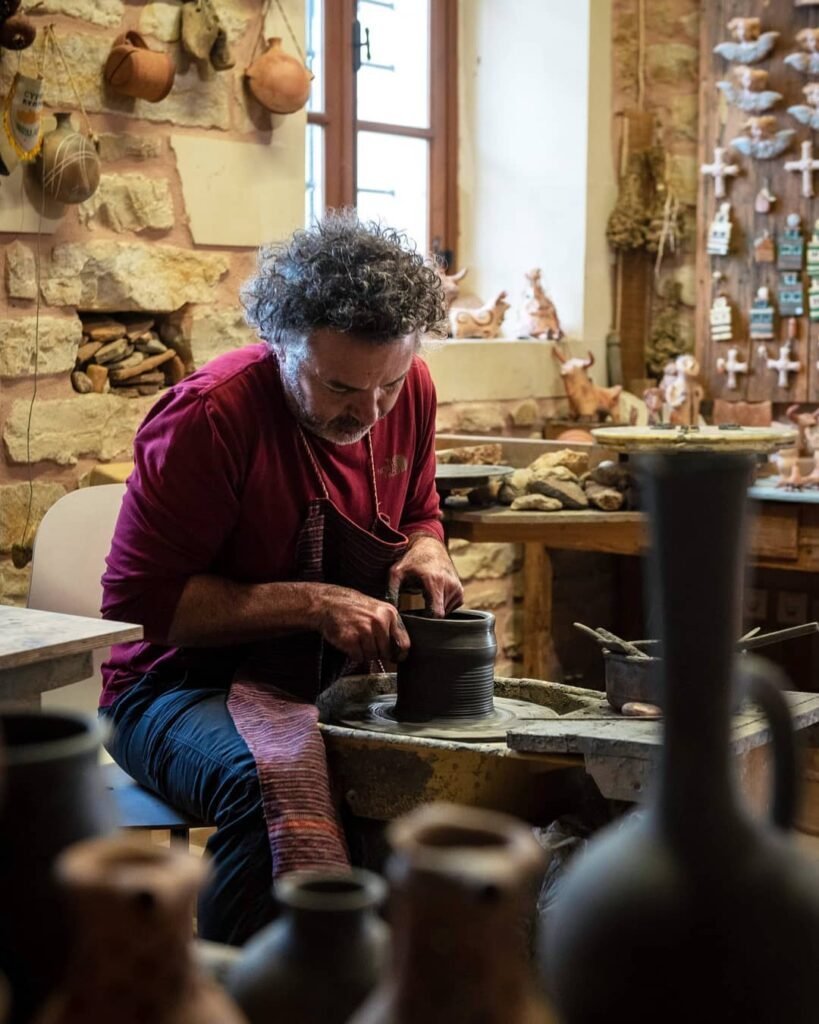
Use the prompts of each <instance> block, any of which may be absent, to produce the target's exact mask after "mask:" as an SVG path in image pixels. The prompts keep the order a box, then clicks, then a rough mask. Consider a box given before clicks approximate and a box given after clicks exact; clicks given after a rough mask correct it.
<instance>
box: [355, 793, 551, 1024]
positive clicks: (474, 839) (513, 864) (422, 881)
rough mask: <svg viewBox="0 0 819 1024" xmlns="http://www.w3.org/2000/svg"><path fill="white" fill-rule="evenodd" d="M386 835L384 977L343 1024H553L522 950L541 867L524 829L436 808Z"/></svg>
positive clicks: (496, 818)
mask: <svg viewBox="0 0 819 1024" xmlns="http://www.w3.org/2000/svg"><path fill="white" fill-rule="evenodd" d="M387 834H388V837H389V840H390V844H391V846H392V848H393V854H392V856H391V858H390V860H389V863H388V866H387V873H388V876H389V879H390V882H391V886H392V897H391V913H390V918H391V921H392V926H393V956H392V970H391V972H389V973H388V975H387V976H386V977H385V979H384V981H383V983H382V984H381V985H380V986H379V987H378V988H377V989H376V991H375V992H374V993H373V994H372V996H371V997H370V998H369V999H368V1000H367V1002H366V1003H365V1004H364V1006H363V1007H362V1008H361V1010H360V1011H359V1012H358V1013H357V1014H356V1015H355V1016H353V1017H352V1018H351V1020H350V1024H408V1022H410V1021H412V1022H416V1021H418V1022H423V1024H476V1021H480V1022H481V1024H553V1017H552V1015H551V1012H550V1011H549V1009H548V1007H547V1006H546V1004H545V1002H544V1001H543V999H542V997H541V995H540V993H539V990H538V987H537V983H536V980H535V975H534V972H533V968H532V965H531V962H530V958H529V953H528V949H527V923H528V922H527V919H531V916H532V915H533V913H534V909H535V903H536V886H537V882H538V880H539V879H540V877H541V874H542V872H543V868H544V860H545V858H544V854H543V851H542V850H541V848H540V846H539V845H538V843H537V842H536V840H535V838H534V837H533V835H532V832H531V829H529V828H528V827H527V826H526V825H524V824H523V822H520V821H517V820H516V819H514V818H511V817H508V816H507V815H505V814H497V813H495V812H493V811H483V810H477V809H475V808H471V807H458V806H455V805H453V804H443V803H439V804H428V805H426V806H424V807H421V808H419V809H418V810H416V811H413V812H412V813H410V814H408V815H405V816H404V817H403V818H399V819H397V820H396V821H395V822H393V823H392V825H390V826H389V829H388V833H387Z"/></svg>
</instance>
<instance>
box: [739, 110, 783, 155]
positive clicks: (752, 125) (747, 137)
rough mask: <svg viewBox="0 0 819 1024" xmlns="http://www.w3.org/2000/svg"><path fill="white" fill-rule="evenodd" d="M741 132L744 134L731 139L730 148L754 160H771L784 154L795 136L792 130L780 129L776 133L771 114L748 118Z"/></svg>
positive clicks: (774, 119) (775, 125)
mask: <svg viewBox="0 0 819 1024" xmlns="http://www.w3.org/2000/svg"><path fill="white" fill-rule="evenodd" d="M742 130H743V131H744V132H745V134H744V135H739V136H737V138H735V139H731V146H732V148H733V149H735V150H736V151H737V152H738V153H742V155H743V156H750V157H753V158H754V159H755V160H772V159H773V158H774V157H776V156H779V154H780V153H784V152H785V150H786V149H787V148H788V146H790V144H791V142H792V141H793V137H794V135H796V132H795V131H794V129H793V128H782V129H780V130H779V131H777V124H776V118H775V117H773V116H772V115H771V114H763V115H762V116H761V117H756V116H754V117H749V118H748V120H747V121H746V122H745V124H744V125H743V126H742Z"/></svg>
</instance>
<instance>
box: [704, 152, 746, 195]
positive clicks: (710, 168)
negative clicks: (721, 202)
mask: <svg viewBox="0 0 819 1024" xmlns="http://www.w3.org/2000/svg"><path fill="white" fill-rule="evenodd" d="M700 173H702V174H710V175H711V177H712V178H713V179H714V198H715V199H724V198H725V179H726V177H733V176H734V175H735V174H739V164H729V163H726V160H725V149H724V147H722V146H716V147H715V148H714V160H713V163H710V164H702V165H701V167H700Z"/></svg>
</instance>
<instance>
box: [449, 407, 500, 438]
mask: <svg viewBox="0 0 819 1024" xmlns="http://www.w3.org/2000/svg"><path fill="white" fill-rule="evenodd" d="M508 420H509V417H508V414H507V412H506V410H505V409H504V407H503V406H502V405H499V404H497V403H496V402H468V403H467V402H464V403H459V404H457V405H451V406H442V407H440V408H439V410H438V431H439V432H440V433H447V434H448V433H459V434H502V433H503V432H504V430H505V429H506V426H507V423H508Z"/></svg>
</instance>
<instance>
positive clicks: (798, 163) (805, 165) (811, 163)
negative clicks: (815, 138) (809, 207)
mask: <svg viewBox="0 0 819 1024" xmlns="http://www.w3.org/2000/svg"><path fill="white" fill-rule="evenodd" d="M785 170H786V171H797V172H799V173H800V174H801V175H802V195H803V196H804V197H805V198H806V199H810V198H812V196H813V172H814V171H816V170H819V160H814V159H813V143H812V142H811V140H810V139H806V140H805V141H804V142H803V143H802V155H801V157H800V158H799V159H798V160H786V161H785Z"/></svg>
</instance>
